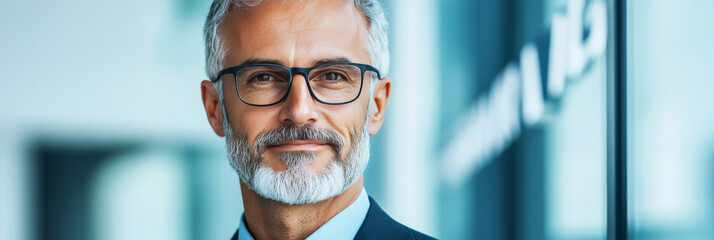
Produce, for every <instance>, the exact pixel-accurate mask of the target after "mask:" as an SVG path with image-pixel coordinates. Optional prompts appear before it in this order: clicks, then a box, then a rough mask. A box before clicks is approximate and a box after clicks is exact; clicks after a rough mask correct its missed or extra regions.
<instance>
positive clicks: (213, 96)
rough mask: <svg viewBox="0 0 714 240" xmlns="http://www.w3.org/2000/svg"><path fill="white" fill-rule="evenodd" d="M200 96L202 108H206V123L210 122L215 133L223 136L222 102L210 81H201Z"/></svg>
mask: <svg viewBox="0 0 714 240" xmlns="http://www.w3.org/2000/svg"><path fill="white" fill-rule="evenodd" d="M201 98H202V99H203V108H205V109H206V117H208V123H209V124H211V128H213V131H214V132H215V133H216V135H218V136H220V137H223V136H225V135H226V134H225V132H224V129H223V110H222V108H221V104H222V103H221V102H220V99H219V98H218V92H217V91H216V88H215V87H214V86H213V83H212V82H210V81H207V80H203V81H202V82H201Z"/></svg>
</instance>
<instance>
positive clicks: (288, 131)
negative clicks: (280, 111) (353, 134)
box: [253, 124, 345, 155]
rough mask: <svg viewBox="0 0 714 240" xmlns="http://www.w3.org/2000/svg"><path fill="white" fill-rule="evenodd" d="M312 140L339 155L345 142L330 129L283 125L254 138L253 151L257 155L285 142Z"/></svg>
mask: <svg viewBox="0 0 714 240" xmlns="http://www.w3.org/2000/svg"><path fill="white" fill-rule="evenodd" d="M296 140H313V141H319V142H324V143H326V144H329V145H331V146H332V147H333V148H334V149H335V153H336V154H338V155H339V153H340V152H342V148H344V146H345V141H344V140H343V139H342V136H341V135H340V134H339V133H337V131H335V130H332V129H322V128H318V127H315V126H314V125H305V126H302V127H298V126H296V125H294V124H283V125H280V126H279V127H277V128H275V129H271V130H268V131H266V132H263V133H261V134H259V135H258V137H256V139H255V142H254V143H253V149H255V150H256V151H258V153H263V152H265V149H266V148H268V147H269V146H272V145H280V144H283V143H284V142H287V141H296Z"/></svg>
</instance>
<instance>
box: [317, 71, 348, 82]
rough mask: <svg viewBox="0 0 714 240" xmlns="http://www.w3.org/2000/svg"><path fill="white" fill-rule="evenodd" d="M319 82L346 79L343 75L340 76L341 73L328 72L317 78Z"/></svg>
mask: <svg viewBox="0 0 714 240" xmlns="http://www.w3.org/2000/svg"><path fill="white" fill-rule="evenodd" d="M319 80H328V81H346V80H347V77H345V75H342V74H341V73H338V72H328V73H325V74H323V75H322V77H320V78H319Z"/></svg>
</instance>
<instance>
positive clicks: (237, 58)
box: [221, 1, 369, 67]
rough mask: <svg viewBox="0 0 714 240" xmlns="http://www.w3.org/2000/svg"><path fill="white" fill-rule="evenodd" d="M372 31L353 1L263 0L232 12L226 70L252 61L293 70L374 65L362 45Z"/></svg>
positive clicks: (226, 28) (224, 28)
mask: <svg viewBox="0 0 714 240" xmlns="http://www.w3.org/2000/svg"><path fill="white" fill-rule="evenodd" d="M367 29H368V25H367V20H366V19H365V17H364V16H363V15H362V13H361V12H360V11H359V10H358V9H357V8H356V6H355V5H354V4H353V3H351V2H350V1H264V2H263V3H261V4H260V5H258V6H256V7H251V8H238V9H232V10H231V11H230V12H229V15H228V16H227V17H226V19H225V21H224V23H223V26H222V33H221V37H222V40H223V43H224V47H226V58H225V62H224V67H229V66H235V65H239V64H241V63H242V62H244V61H246V60H248V59H271V60H275V61H278V62H280V63H282V64H283V65H285V66H288V67H292V66H301V67H306V66H310V65H311V64H313V63H314V62H317V61H320V60H323V59H333V58H347V59H349V60H350V61H353V62H361V63H369V55H368V53H367V51H366V49H365V47H364V41H363V40H364V39H365V38H366V36H367V33H368V30H367Z"/></svg>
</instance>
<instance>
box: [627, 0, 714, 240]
mask: <svg viewBox="0 0 714 240" xmlns="http://www.w3.org/2000/svg"><path fill="white" fill-rule="evenodd" d="M627 8H628V9H627V15H628V16H627V21H628V22H627V46H626V48H627V55H628V59H627V69H628V74H627V80H628V82H627V85H628V86H627V87H628V89H627V95H628V103H627V109H628V110H627V111H628V113H627V114H628V115H627V118H628V124H627V129H628V132H627V134H628V136H627V138H628V141H629V142H628V159H629V162H628V172H629V176H628V180H629V183H628V193H629V196H628V200H629V202H628V208H629V210H630V213H629V217H630V226H629V228H630V233H631V235H632V236H633V239H713V238H714V228H712V226H714V205H713V204H712V203H713V202H714V107H712V103H713V102H714V97H712V96H713V95H712V93H713V92H714V81H713V80H712V77H711V76H712V75H711V69H712V56H713V55H714V47H713V45H712V43H714V31H711V29H712V26H714V16H713V15H712V14H711V10H712V9H714V2H712V1H693V0H686V1H649V0H630V1H628V2H627Z"/></svg>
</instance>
